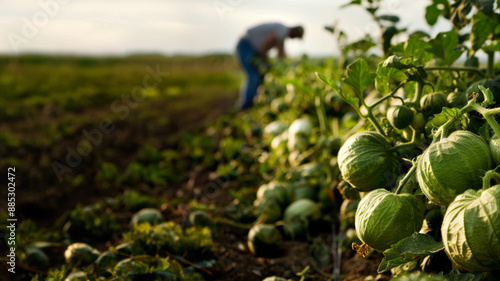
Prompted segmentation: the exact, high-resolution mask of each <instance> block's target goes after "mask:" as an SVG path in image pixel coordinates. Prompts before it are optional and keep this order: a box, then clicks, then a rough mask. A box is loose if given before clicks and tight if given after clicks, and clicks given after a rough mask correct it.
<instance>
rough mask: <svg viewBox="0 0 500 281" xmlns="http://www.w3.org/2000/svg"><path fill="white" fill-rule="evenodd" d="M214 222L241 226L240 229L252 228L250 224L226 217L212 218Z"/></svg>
mask: <svg viewBox="0 0 500 281" xmlns="http://www.w3.org/2000/svg"><path fill="white" fill-rule="evenodd" d="M214 223H223V224H227V225H230V226H233V227H236V228H241V229H250V228H252V225H251V224H243V223H238V222H235V221H232V220H230V219H226V218H214Z"/></svg>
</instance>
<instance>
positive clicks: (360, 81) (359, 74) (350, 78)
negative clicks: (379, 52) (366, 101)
mask: <svg viewBox="0 0 500 281" xmlns="http://www.w3.org/2000/svg"><path fill="white" fill-rule="evenodd" d="M375 75H376V74H375V73H371V72H370V68H369V67H368V63H367V62H366V60H365V59H363V58H359V59H357V60H356V61H355V62H353V63H351V64H350V65H348V66H347V78H344V82H346V83H347V84H349V85H351V86H352V87H353V88H354V91H355V92H356V94H357V95H358V97H359V98H360V99H362V98H364V97H363V92H364V90H365V89H366V88H367V87H368V86H369V85H370V84H371V83H372V82H373V79H374V78H375Z"/></svg>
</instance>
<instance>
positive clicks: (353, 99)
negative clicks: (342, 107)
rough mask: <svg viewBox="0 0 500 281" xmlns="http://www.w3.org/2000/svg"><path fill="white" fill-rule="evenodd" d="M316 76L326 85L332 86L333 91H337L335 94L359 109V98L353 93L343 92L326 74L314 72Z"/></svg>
mask: <svg viewBox="0 0 500 281" xmlns="http://www.w3.org/2000/svg"><path fill="white" fill-rule="evenodd" d="M316 76H318V78H319V79H320V80H321V81H323V83H325V84H326V85H328V86H330V87H332V88H333V89H334V90H335V91H337V94H338V95H339V96H340V97H341V98H342V99H343V100H344V101H346V102H347V103H349V104H350V105H351V106H353V107H354V108H356V109H359V99H358V98H357V97H355V96H353V95H350V94H347V93H344V92H343V91H342V89H341V88H340V86H339V85H338V84H337V82H336V81H333V80H332V79H330V78H328V77H327V76H326V75H324V74H321V73H316Z"/></svg>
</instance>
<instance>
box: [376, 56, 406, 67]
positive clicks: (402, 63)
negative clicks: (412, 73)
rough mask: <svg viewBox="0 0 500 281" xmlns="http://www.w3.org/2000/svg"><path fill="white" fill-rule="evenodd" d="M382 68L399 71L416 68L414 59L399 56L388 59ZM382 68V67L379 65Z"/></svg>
mask: <svg viewBox="0 0 500 281" xmlns="http://www.w3.org/2000/svg"><path fill="white" fill-rule="evenodd" d="M382 67H393V68H396V69H399V70H402V69H407V68H410V67H414V65H413V59H412V58H411V57H399V56H394V55H393V56H390V57H388V58H387V59H386V60H385V61H384V63H383V64H382ZM379 68H380V65H379Z"/></svg>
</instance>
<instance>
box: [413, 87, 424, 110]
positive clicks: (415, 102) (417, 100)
mask: <svg viewBox="0 0 500 281" xmlns="http://www.w3.org/2000/svg"><path fill="white" fill-rule="evenodd" d="M424 86H425V83H424V82H423V81H417V93H416V95H415V98H414V99H413V105H414V106H415V109H416V110H420V99H421V98H422V93H423V92H424Z"/></svg>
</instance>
